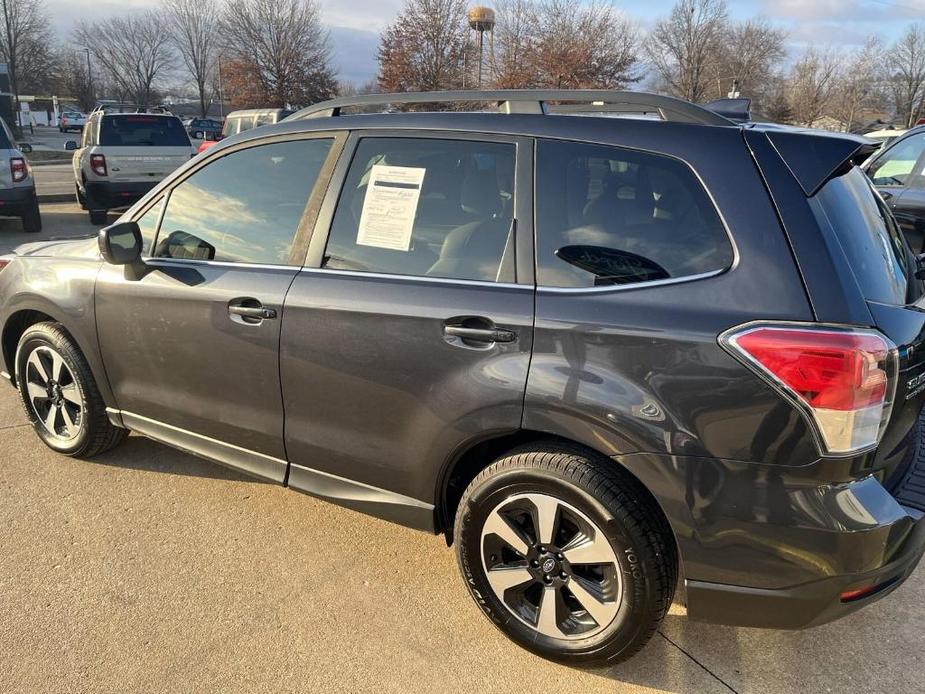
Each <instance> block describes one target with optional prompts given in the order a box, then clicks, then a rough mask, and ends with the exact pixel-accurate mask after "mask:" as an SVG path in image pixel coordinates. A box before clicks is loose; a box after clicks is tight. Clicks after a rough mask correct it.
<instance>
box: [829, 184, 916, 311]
mask: <svg viewBox="0 0 925 694" xmlns="http://www.w3.org/2000/svg"><path fill="white" fill-rule="evenodd" d="M813 200H814V201H815V204H814V206H813V209H814V211H815V213H816V217H817V218H818V219H819V221H820V223H823V224H825V223H828V224H829V225H830V226H831V228H832V230H833V232H834V234H835V236H836V237H837V238H838V240H839V241H840V243H841V246H842V248H843V249H844V251H845V255H846V256H847V259H848V265H849V266H850V267H851V270H852V271H853V272H854V275H855V277H856V278H857V280H858V284H859V285H860V287H861V292H862V293H863V294H864V298H866V299H867V300H868V301H877V302H880V303H887V304H896V305H902V304H905V303H906V300H907V296H908V294H909V292H908V258H909V255H908V253H909V251H908V250H907V248H906V243H905V240H904V239H903V236H902V233H901V232H900V231H899V229H898V228H897V226H896V222H895V220H894V219H893V216H892V215H891V214H890V212H889V211H888V210H887V208H886V205H885V204H884V203H883V200H882V199H881V198H880V196H879V195H878V194H877V193H876V192H875V191H874V189H873V188H872V187H871V184H870V182H869V181H868V180H867V178H866V177H865V176H864V174H863V173H861V170H860V169H858V168H857V167H854V168H852V169H851V170H850V171H848V172H847V173H845V174H843V175H841V176H837V177H836V178H833V179H832V180H830V181H829V182H828V183H826V184H825V185H824V186H823V187H822V189H821V190H820V191H819V192H818V193H816V196H815V197H814V198H813Z"/></svg>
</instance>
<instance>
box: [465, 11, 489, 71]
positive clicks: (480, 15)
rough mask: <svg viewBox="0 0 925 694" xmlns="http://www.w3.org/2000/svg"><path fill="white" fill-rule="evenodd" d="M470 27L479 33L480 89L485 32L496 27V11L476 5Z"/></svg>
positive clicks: (470, 14) (471, 12) (470, 12)
mask: <svg viewBox="0 0 925 694" xmlns="http://www.w3.org/2000/svg"><path fill="white" fill-rule="evenodd" d="M467 16H468V18H469V28H470V29H473V30H474V31H477V32H478V33H479V89H481V88H482V54H483V48H484V45H485V32H486V31H487V32H489V33H491V31H492V30H493V29H494V28H495V11H494V10H493V9H491V8H490V7H483V6H481V5H476V6H475V7H472V8H471V9H470V10H469V14H468V15H467ZM492 35H493V34H492Z"/></svg>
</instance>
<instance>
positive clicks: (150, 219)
mask: <svg viewBox="0 0 925 694" xmlns="http://www.w3.org/2000/svg"><path fill="white" fill-rule="evenodd" d="M163 206H164V198H161V199H160V200H158V201H157V203H155V205H154V206H153V207H151V208H150V209H149V210H148V211H147V212H145V213H144V214H143V215H141V217H139V218H138V219H137V220H135V223H136V224H138V228H139V229H140V230H141V239H142V244H141V254H142V255H149V254H150V253H151V248H152V247H153V246H154V237H155V236H157V220H158V218H160V216H161V208H162V207H163Z"/></svg>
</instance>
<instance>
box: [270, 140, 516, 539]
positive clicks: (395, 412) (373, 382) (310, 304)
mask: <svg viewBox="0 0 925 694" xmlns="http://www.w3.org/2000/svg"><path fill="white" fill-rule="evenodd" d="M348 148H349V149H350V151H351V153H352V154H351V156H346V155H345V156H343V157H342V158H341V161H340V163H339V164H338V168H337V170H336V171H335V176H334V181H336V182H337V183H336V184H335V183H332V185H331V189H330V191H329V193H328V196H327V198H326V199H325V202H324V207H323V209H322V211H321V214H320V215H319V219H318V222H317V224H316V226H315V232H314V235H313V237H312V240H311V245H310V250H309V259H308V263H307V266H306V267H305V268H304V269H303V270H302V271H301V272H300V273H299V274H298V275H297V277H296V278H295V280H294V282H293V284H292V288H291V289H290V291H289V294H288V296H287V298H286V304H285V317H284V320H283V332H282V337H281V348H280V369H281V380H282V388H283V399H284V401H285V408H286V435H285V436H286V450H287V453H288V455H289V461H290V474H289V482H288V483H289V485H290V486H292V487H295V488H297V489H302V490H304V491H308V492H311V493H315V494H320V495H322V496H325V497H328V498H332V499H334V500H338V501H340V502H341V503H344V504H347V505H350V506H353V507H355V508H358V509H360V510H365V511H370V512H373V513H375V514H377V515H382V516H387V517H391V518H392V519H393V520H396V521H399V522H403V523H406V524H408V525H413V526H418V527H432V526H433V500H434V494H435V489H436V487H437V485H438V480H439V475H440V471H441V469H443V466H444V465H445V464H446V463H447V461H448V460H449V459H450V458H452V457H453V456H454V455H455V454H457V453H458V452H460V451H461V450H462V448H463V447H464V446H465V445H466V444H467V443H468V442H472V441H474V440H477V439H478V438H480V437H483V436H486V435H488V434H490V433H498V432H513V431H516V430H517V429H518V428H519V427H520V424H521V415H522V411H523V395H524V388H525V385H526V377H527V370H528V366H529V360H530V351H531V348H532V341H533V294H534V286H533V273H532V263H531V260H530V259H531V258H532V212H531V210H532V192H531V185H530V173H529V172H530V166H531V161H532V149H531V145H530V143H529V141H527V140H522V139H515V138H510V139H508V138H498V137H490V136H466V137H460V136H458V135H453V134H439V133H431V134H428V135H426V136H425V135H421V134H418V133H415V134H414V135H413V136H412V135H408V134H401V133H391V134H387V133H378V134H374V133H365V134H363V135H362V136H357V135H352V136H351V140H350V142H349V144H348ZM338 193H339V194H338Z"/></svg>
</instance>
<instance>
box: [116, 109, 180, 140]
mask: <svg viewBox="0 0 925 694" xmlns="http://www.w3.org/2000/svg"><path fill="white" fill-rule="evenodd" d="M100 144H101V145H106V146H108V147H120V146H122V147H145V146H148V147H189V144H190V141H189V137H188V136H187V134H186V130H184V129H183V123H181V122H180V119H179V118H164V117H163V116H147V115H145V114H143V113H139V114H137V115H136V114H131V115H128V114H127V115H119V116H104V117H103V119H102V122H101V123H100Z"/></svg>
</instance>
